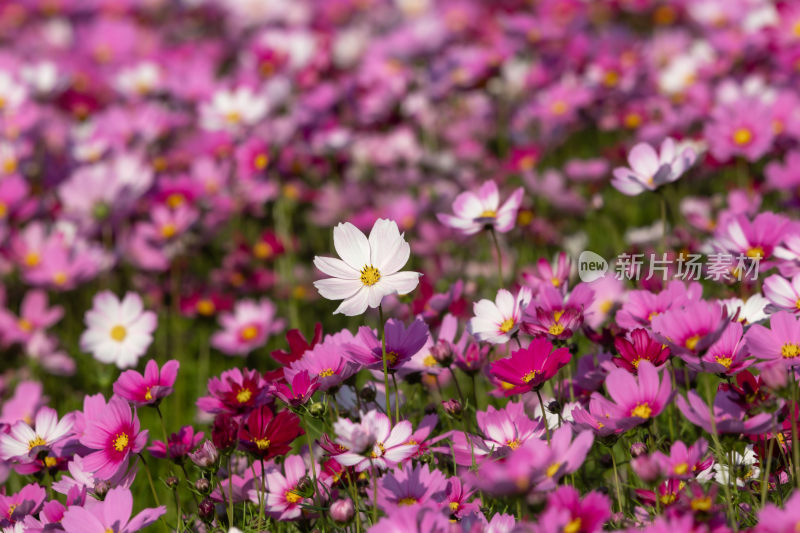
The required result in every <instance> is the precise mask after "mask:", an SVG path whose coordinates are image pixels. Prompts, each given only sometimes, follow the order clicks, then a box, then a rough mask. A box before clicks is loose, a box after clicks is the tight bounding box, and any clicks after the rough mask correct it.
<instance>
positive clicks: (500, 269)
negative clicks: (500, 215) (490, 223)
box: [489, 228, 503, 289]
mask: <svg viewBox="0 0 800 533" xmlns="http://www.w3.org/2000/svg"><path fill="white" fill-rule="evenodd" d="M489 234H490V235H491V236H492V241H493V242H494V251H495V253H496V254H497V283H498V288H500V289H502V288H503V255H502V253H501V252H500V242H499V241H498V240H497V233H496V232H495V231H494V228H490V229H489Z"/></svg>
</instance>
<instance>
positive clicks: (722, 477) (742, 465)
mask: <svg viewBox="0 0 800 533" xmlns="http://www.w3.org/2000/svg"><path fill="white" fill-rule="evenodd" d="M732 462H733V471H734V474H735V475H736V486H737V487H740V488H741V487H744V486H745V484H746V483H747V482H748V481H750V480H753V479H758V478H759V477H760V476H761V469H760V468H759V467H758V466H757V465H756V463H757V462H758V457H757V456H756V452H755V450H754V449H753V445H752V444H748V445H747V446H746V447H745V449H744V454H741V453H739V452H737V451H734V452H733V461H732ZM714 480H715V481H716V482H717V483H719V484H720V485H727V484H728V483H729V481H728V465H727V464H722V463H716V464H715V465H714Z"/></svg>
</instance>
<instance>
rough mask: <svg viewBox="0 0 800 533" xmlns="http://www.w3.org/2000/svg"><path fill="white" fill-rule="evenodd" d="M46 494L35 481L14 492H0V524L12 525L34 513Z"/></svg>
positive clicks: (40, 505) (38, 508) (37, 510)
mask: <svg viewBox="0 0 800 533" xmlns="http://www.w3.org/2000/svg"><path fill="white" fill-rule="evenodd" d="M46 496H47V492H46V491H45V490H44V489H43V488H42V487H40V486H39V485H38V484H36V483H31V484H29V485H25V486H24V487H22V488H21V489H20V491H19V492H17V493H14V494H8V495H6V494H0V524H2V525H3V526H6V525H9V524H12V525H13V524H16V523H20V522H22V521H23V520H25V518H26V517H28V516H34V515H36V514H37V513H38V512H39V510H40V509H41V508H42V503H44V499H45V497H46ZM20 531H22V530H20ZM15 533H16V532H15Z"/></svg>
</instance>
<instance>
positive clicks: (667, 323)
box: [652, 301, 728, 358]
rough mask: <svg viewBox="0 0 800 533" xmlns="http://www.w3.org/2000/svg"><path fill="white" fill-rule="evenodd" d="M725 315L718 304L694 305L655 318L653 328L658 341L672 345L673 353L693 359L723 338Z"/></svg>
mask: <svg viewBox="0 0 800 533" xmlns="http://www.w3.org/2000/svg"><path fill="white" fill-rule="evenodd" d="M724 313H725V310H724V309H723V308H722V306H721V305H719V304H718V303H717V302H705V301H698V302H690V303H687V304H686V305H684V306H682V307H675V306H673V307H671V308H670V309H669V310H667V311H665V312H663V313H661V314H660V315H658V316H656V317H654V318H653V321H652V327H653V331H654V332H655V333H656V335H657V338H658V339H660V340H662V341H664V342H665V343H666V344H668V345H669V347H670V348H671V349H672V352H673V353H675V354H677V355H681V356H687V358H691V357H693V356H695V355H697V354H699V353H700V352H702V351H703V350H705V349H706V348H707V347H708V346H710V345H711V344H712V343H713V342H715V341H716V340H717V339H718V338H719V336H720V335H721V334H722V332H723V331H724V328H725V327H726V326H727V324H728V322H727V321H726V320H724V318H725V315H724Z"/></svg>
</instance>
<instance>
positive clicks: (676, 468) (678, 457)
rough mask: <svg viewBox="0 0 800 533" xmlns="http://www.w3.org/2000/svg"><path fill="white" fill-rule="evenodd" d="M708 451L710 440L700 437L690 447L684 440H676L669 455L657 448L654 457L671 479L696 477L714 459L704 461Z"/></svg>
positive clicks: (663, 472)
mask: <svg viewBox="0 0 800 533" xmlns="http://www.w3.org/2000/svg"><path fill="white" fill-rule="evenodd" d="M707 451H708V442H706V440H705V439H698V440H697V442H695V443H694V444H692V445H691V446H690V447H688V448H687V447H686V444H684V443H683V441H680V440H679V441H676V442H674V443H673V444H672V446H671V447H670V450H669V455H665V454H664V453H662V452H660V451H658V450H656V451H655V452H653V459H654V460H655V461H656V463H658V465H659V467H660V468H661V472H662V474H663V475H664V476H665V477H668V478H671V479H694V478H695V476H697V475H698V474H699V473H700V472H702V471H704V470H706V469H708V468H709V467H710V466H711V464H712V461H711V460H708V461H704V457H705V455H706V452H707ZM706 463H707V464H706Z"/></svg>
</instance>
